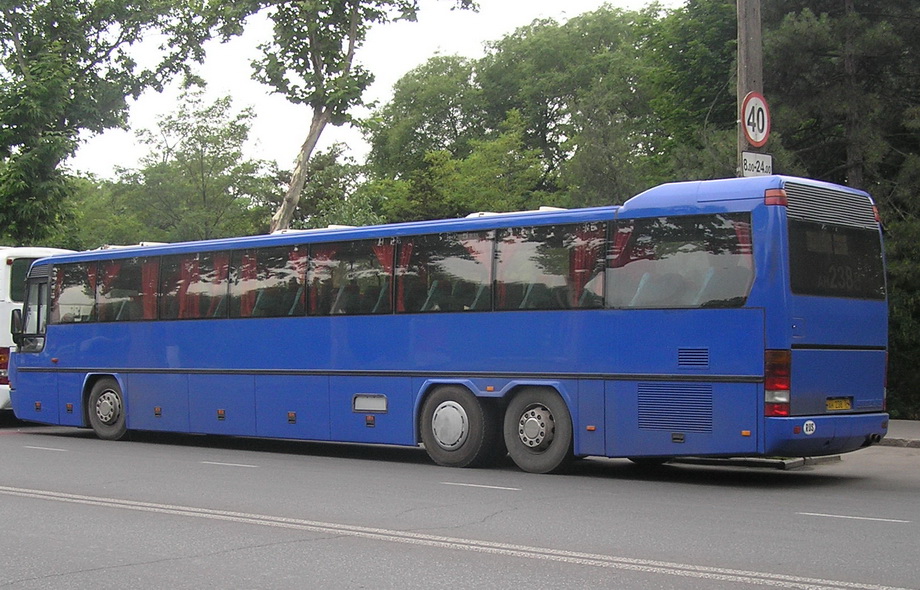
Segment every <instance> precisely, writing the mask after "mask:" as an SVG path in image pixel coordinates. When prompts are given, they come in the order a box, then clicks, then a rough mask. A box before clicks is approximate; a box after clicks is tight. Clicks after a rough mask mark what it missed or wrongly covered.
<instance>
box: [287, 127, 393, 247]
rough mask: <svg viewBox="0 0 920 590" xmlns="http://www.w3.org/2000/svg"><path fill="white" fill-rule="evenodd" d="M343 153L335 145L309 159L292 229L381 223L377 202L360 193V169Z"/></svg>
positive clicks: (361, 173)
mask: <svg viewBox="0 0 920 590" xmlns="http://www.w3.org/2000/svg"><path fill="white" fill-rule="evenodd" d="M344 154H345V146H344V145H342V144H338V143H337V144H334V145H333V146H332V147H331V148H329V149H328V150H326V151H323V152H317V153H315V154H313V157H312V158H310V163H309V165H308V168H307V174H306V177H307V180H306V182H305V184H304V188H303V196H302V197H301V199H300V201H299V202H298V204H297V208H296V210H295V212H294V218H293V220H292V221H291V227H293V228H297V229H306V228H316V227H326V226H328V225H373V224H377V223H381V222H383V217H382V216H381V215H380V214H379V213H378V212H377V206H376V205H377V204H376V200H375V199H374V198H373V197H372V196H371V194H370V193H368V192H367V191H362V190H361V181H362V178H363V167H362V166H359V165H358V164H356V163H355V161H354V160H353V159H352V158H350V157H347V156H345V155H344ZM281 194H283V193H281ZM279 196H280V195H279ZM279 202H280V198H279V199H278V200H276V201H275V202H274V203H273V204H272V206H273V208H275V209H277V205H278V203H279Z"/></svg>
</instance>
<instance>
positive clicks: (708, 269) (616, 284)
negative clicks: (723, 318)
mask: <svg viewBox="0 0 920 590" xmlns="http://www.w3.org/2000/svg"><path fill="white" fill-rule="evenodd" d="M749 220H750V216H749V215H745V214H732V215H693V216H686V217H658V218H649V219H639V220H635V221H632V222H626V223H625V224H622V225H621V227H620V228H619V229H618V231H617V233H616V235H615V237H614V242H613V246H612V249H611V255H610V256H609V259H608V267H609V268H608V270H607V280H608V284H607V305H608V307H639V308H675V307H714V306H723V307H725V306H727V307H737V306H740V305H743V304H744V301H745V299H746V297H747V293H748V291H749V290H750V285H751V279H752V277H753V273H752V271H751V268H752V258H751V244H750V229H749V226H750V221H749Z"/></svg>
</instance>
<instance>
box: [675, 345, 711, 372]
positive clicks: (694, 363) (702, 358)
mask: <svg viewBox="0 0 920 590" xmlns="http://www.w3.org/2000/svg"><path fill="white" fill-rule="evenodd" d="M677 366H678V367H680V368H681V369H708V368H709V349H708V348H678V349H677Z"/></svg>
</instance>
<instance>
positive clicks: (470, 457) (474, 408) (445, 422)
mask: <svg viewBox="0 0 920 590" xmlns="http://www.w3.org/2000/svg"><path fill="white" fill-rule="evenodd" d="M419 430H420V433H421V437H422V443H423V444H424V445H425V450H426V451H427V452H428V456H429V457H431V460H432V461H434V462H435V463H437V464H438V465H444V466H445V467H481V466H484V465H487V464H491V463H493V462H494V461H495V460H496V459H497V458H498V457H502V456H504V455H505V448H504V445H503V444H502V441H501V430H500V427H499V419H498V412H497V411H496V406H495V405H493V404H490V403H486V402H484V401H481V400H480V399H479V398H477V397H476V396H475V395H473V394H472V393H471V392H470V390H469V389H467V388H465V387H462V386H460V385H444V386H441V387H438V388H437V389H436V390H435V391H433V392H432V393H431V395H429V396H428V398H427V399H426V400H425V403H424V404H422V414H421V418H420V421H419Z"/></svg>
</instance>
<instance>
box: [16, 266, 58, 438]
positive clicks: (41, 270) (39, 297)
mask: <svg viewBox="0 0 920 590" xmlns="http://www.w3.org/2000/svg"><path fill="white" fill-rule="evenodd" d="M50 268H51V267H50V266H40V267H36V268H33V269H32V271H31V272H30V274H29V278H28V281H27V283H26V292H25V298H24V302H23V308H22V310H21V312H20V310H18V309H14V310H13V312H12V326H11V331H12V333H13V339H14V342H15V343H16V345H17V351H16V353H15V354H13V355H11V359H10V383H11V391H10V398H11V400H12V404H13V411H14V412H15V414H16V416H17V417H18V418H20V419H22V420H33V421H36V422H47V421H53V422H57V416H58V412H59V408H58V390H57V387H58V386H57V375H56V374H55V373H52V372H41V371H40V370H39V371H38V372H36V373H34V374H33V375H31V376H30V378H29V379H28V380H25V382H24V383H27V385H24V386H23V387H17V379H16V373H17V372H18V371H23V372H24V371H34V370H36V369H40V368H41V366H42V365H43V364H45V362H46V360H45V355H44V350H45V329H46V326H47V323H48V301H49V298H48V278H49V270H50ZM49 362H50V361H49ZM49 416H51V417H52V418H49Z"/></svg>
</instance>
